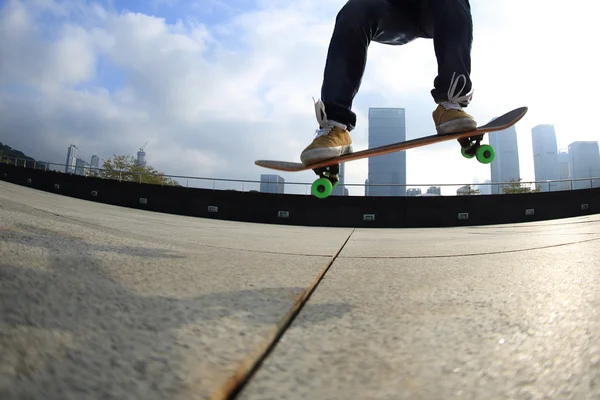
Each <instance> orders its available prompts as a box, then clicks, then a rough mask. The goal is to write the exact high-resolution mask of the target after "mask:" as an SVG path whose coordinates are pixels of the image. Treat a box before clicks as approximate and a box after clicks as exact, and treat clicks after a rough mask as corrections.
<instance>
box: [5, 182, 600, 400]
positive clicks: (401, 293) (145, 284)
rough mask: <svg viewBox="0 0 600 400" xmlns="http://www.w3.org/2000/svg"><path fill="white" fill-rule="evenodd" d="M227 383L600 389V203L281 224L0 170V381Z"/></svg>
mask: <svg viewBox="0 0 600 400" xmlns="http://www.w3.org/2000/svg"><path fill="white" fill-rule="evenodd" d="M313 290H314V291H313ZM234 395H235V397H236V398H239V399H261V400H262V399H450V398H456V399H600V216H590V217H581V218H573V219H566V220H555V221H547V222H538V223H527V224H512V225H501V226H499V225H497V226H486V227H472V228H448V229H389V230H386V229H335V228H331V229H329V228H309V227H287V226H277V225H260V224H248V223H237V222H227V221H216V220H207V219H199V218H189V217H182V216H175V215H167V214H159V213H152V212H145V211H139V210H133V209H127V208H119V207H113V206H108V205H103V204H97V203H93V202H87V201H82V200H77V199H72V198H68V197H62V196H58V195H54V194H51V193H45V192H40V191H36V190H32V189H28V188H25V187H21V186H16V185H12V184H8V183H5V182H0V398H1V399H6V400H9V399H61V400H62V399H148V400H150V399H220V398H230V397H234Z"/></svg>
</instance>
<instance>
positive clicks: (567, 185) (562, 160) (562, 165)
mask: <svg viewBox="0 0 600 400" xmlns="http://www.w3.org/2000/svg"><path fill="white" fill-rule="evenodd" d="M558 179H571V172H570V170H569V153H568V152H567V151H559V152H558ZM570 189H571V182H559V183H558V190H570Z"/></svg>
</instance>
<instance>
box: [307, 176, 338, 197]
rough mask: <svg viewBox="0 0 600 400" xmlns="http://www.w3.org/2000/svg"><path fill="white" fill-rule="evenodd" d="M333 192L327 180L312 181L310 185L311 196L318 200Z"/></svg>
mask: <svg viewBox="0 0 600 400" xmlns="http://www.w3.org/2000/svg"><path fill="white" fill-rule="evenodd" d="M332 190H333V185H332V184H331V182H330V181H329V179H327V178H320V179H317V180H316V181H314V183H313V184H312V188H311V191H312V194H313V195H315V197H318V198H319V199H324V198H326V197H327V196H329V195H330V194H331V191H332Z"/></svg>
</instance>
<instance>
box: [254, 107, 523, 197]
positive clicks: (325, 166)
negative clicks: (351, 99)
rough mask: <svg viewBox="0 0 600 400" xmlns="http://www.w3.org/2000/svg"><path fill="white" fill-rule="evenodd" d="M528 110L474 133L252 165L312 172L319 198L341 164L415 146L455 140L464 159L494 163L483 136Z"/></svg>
mask: <svg viewBox="0 0 600 400" xmlns="http://www.w3.org/2000/svg"><path fill="white" fill-rule="evenodd" d="M527 110H528V107H519V108H516V109H514V110H512V111H509V112H507V113H506V114H504V115H501V116H500V117H498V118H495V119H494V120H492V121H490V122H488V123H487V124H485V125H482V126H479V127H477V128H476V129H474V130H471V131H465V132H459V133H451V134H446V135H438V134H435V135H431V136H425V137H421V138H417V139H411V140H407V141H404V142H398V143H392V144H388V145H385V146H380V147H374V148H372V149H366V150H361V151H357V152H354V153H348V154H344V155H342V156H339V157H333V158H329V159H327V160H322V161H318V162H316V163H313V164H309V165H304V164H302V163H299V162H291V161H276V160H256V161H255V162H254V163H255V164H256V165H259V166H261V167H264V168H269V169H274V170H278V171H288V172H299V171H306V170H311V169H312V170H313V171H314V172H315V173H316V174H317V175H319V177H320V179H317V180H316V181H315V182H314V183H313V186H312V194H313V195H315V196H316V197H319V198H325V197H327V196H329V195H330V194H331V191H332V189H333V188H334V187H335V186H336V185H337V184H338V174H339V166H340V164H341V163H343V162H347V161H353V160H360V159H362V158H368V157H375V156H380V155H384V154H388V153H393V152H396V151H404V150H408V149H412V148H415V147H421V146H427V145H431V144H435V143H440V142H445V141H448V140H458V142H459V143H460V146H461V152H462V155H463V156H464V157H466V158H473V157H476V158H477V160H478V161H479V162H480V163H483V164H489V163H490V162H492V161H493V160H494V157H495V152H494V149H493V148H492V146H490V145H489V144H483V145H482V144H481V140H482V139H483V136H484V134H485V133H489V132H495V131H503V130H505V129H507V128H510V127H511V126H513V125H514V124H516V123H517V122H519V120H521V118H523V117H524V116H525V114H526V113H527Z"/></svg>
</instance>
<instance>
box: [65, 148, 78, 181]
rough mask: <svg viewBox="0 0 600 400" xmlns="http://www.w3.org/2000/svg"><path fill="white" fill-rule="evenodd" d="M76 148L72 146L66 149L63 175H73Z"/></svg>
mask: <svg viewBox="0 0 600 400" xmlns="http://www.w3.org/2000/svg"><path fill="white" fill-rule="evenodd" d="M76 156H77V147H76V146H75V145H74V144H72V145H70V146H69V148H68V149H67V162H66V163H65V173H66V174H74V173H75V166H76V163H77V158H76Z"/></svg>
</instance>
